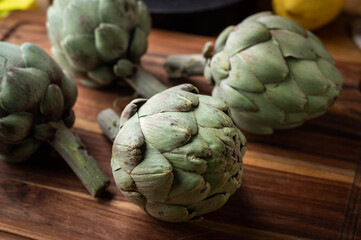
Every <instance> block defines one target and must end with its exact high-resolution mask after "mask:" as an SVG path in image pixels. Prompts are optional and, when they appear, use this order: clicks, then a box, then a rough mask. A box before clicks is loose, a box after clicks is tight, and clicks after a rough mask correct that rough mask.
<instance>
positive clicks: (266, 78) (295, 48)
mask: <svg viewBox="0 0 361 240" xmlns="http://www.w3.org/2000/svg"><path fill="white" fill-rule="evenodd" d="M212 50H213V49H212V46H210V45H209V43H208V44H207V45H206V46H205V48H204V51H203V52H204V57H205V58H203V59H202V58H200V56H194V55H192V56H186V55H176V56H170V57H169V58H168V59H167V62H166V64H165V68H166V70H167V72H168V74H169V76H170V77H184V76H188V75H194V74H196V75H201V74H204V76H205V78H206V80H207V81H208V82H210V83H212V84H214V85H215V87H214V89H213V93H212V95H213V96H214V97H216V98H219V99H222V100H223V101H225V102H226V103H227V104H228V106H229V107H230V109H231V116H232V119H233V120H234V121H235V123H236V124H237V125H238V126H239V127H240V128H242V129H244V130H246V131H248V132H252V133H256V134H272V133H273V131H274V129H289V128H294V127H297V126H300V125H302V124H303V123H304V122H305V121H306V120H308V119H312V118H315V117H318V116H320V115H322V114H324V113H325V112H326V111H327V109H328V108H329V107H330V106H331V105H332V104H333V103H334V101H335V100H336V99H337V97H338V96H339V94H340V91H341V87H342V84H343V78H342V76H341V74H340V73H339V72H338V71H337V69H336V68H335V66H334V64H335V63H334V60H333V59H332V57H331V56H330V54H329V53H328V52H327V51H326V50H325V48H324V47H323V45H322V43H321V41H320V40H319V39H318V38H317V37H316V36H315V35H314V34H312V33H311V32H309V31H307V30H305V29H303V28H302V27H301V26H300V25H298V24H297V23H295V22H293V21H292V20H289V19H287V18H283V17H280V16H276V15H272V14H271V13H270V12H261V13H258V14H255V15H252V16H250V17H248V18H247V19H245V20H244V21H242V22H241V23H240V24H239V25H237V26H230V27H228V28H226V29H225V30H224V31H223V32H222V33H221V34H220V35H219V36H218V38H217V41H216V43H215V54H214V55H213V54H212ZM194 66H196V67H194Z"/></svg>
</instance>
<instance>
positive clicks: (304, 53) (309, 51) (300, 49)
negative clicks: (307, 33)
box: [271, 30, 317, 60]
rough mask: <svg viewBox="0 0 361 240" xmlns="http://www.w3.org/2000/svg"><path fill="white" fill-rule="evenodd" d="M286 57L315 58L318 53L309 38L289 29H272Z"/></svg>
mask: <svg viewBox="0 0 361 240" xmlns="http://www.w3.org/2000/svg"><path fill="white" fill-rule="evenodd" d="M271 34H272V36H273V38H274V39H276V41H277V42H278V45H279V47H280V49H281V52H282V54H283V56H284V57H294V58H297V59H308V60H315V59H316V58H317V57H316V54H315V52H314V51H313V48H312V45H311V44H310V42H309V41H308V40H307V38H305V37H303V36H302V35H299V34H297V33H294V32H291V31H288V30H271Z"/></svg>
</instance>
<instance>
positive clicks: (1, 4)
mask: <svg viewBox="0 0 361 240" xmlns="http://www.w3.org/2000/svg"><path fill="white" fill-rule="evenodd" d="M34 2H35V0H0V18H2V17H6V16H7V15H8V14H9V13H10V12H11V11H13V10H26V9H29V8H30V7H32V6H33V4H34Z"/></svg>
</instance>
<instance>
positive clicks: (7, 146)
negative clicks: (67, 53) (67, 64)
mask: <svg viewBox="0 0 361 240" xmlns="http://www.w3.org/2000/svg"><path fill="white" fill-rule="evenodd" d="M0 79H1V82H0V160H2V161H5V162H9V163H16V162H22V161H25V160H27V159H28V158H30V157H31V155H32V154H33V153H34V152H35V151H37V150H38V149H39V148H40V147H41V144H42V143H43V142H47V143H48V144H50V145H51V146H52V147H53V148H54V149H55V150H56V151H57V152H58V153H59V154H60V155H61V156H62V157H63V158H64V160H65V161H66V162H67V163H68V165H69V166H70V167H71V168H72V169H73V171H74V172H75V173H76V175H77V176H78V177H79V178H80V180H81V181H82V182H83V184H84V185H85V187H86V188H87V189H88V191H89V192H90V194H91V195H92V196H97V195H98V194H100V193H101V191H102V190H104V189H105V188H106V187H107V186H108V185H109V179H108V177H107V176H106V175H105V174H104V173H103V172H102V171H101V170H100V168H99V166H98V165H97V163H96V161H95V160H94V158H93V157H92V156H90V155H89V154H88V152H87V151H86V149H85V147H84V145H83V143H82V142H81V140H80V139H79V137H78V136H77V135H74V134H73V133H72V132H71V131H70V130H69V129H68V128H70V127H71V126H72V125H73V123H74V120H75V116H74V112H73V110H72V107H73V105H74V103H75V101H76V98H77V87H76V84H75V81H74V79H73V78H71V77H70V76H69V75H68V74H66V73H63V71H62V70H61V69H60V68H59V66H58V65H57V64H56V63H55V62H54V61H53V60H52V59H51V58H50V56H49V55H48V54H47V53H46V52H44V51H43V50H42V49H41V48H39V47H38V46H36V45H34V44H31V43H24V44H23V45H21V46H18V45H14V44H10V43H6V42H0Z"/></svg>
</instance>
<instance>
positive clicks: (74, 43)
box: [61, 35, 100, 72]
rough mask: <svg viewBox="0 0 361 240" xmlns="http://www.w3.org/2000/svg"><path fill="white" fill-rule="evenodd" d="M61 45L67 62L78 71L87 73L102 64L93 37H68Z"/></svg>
mask: <svg viewBox="0 0 361 240" xmlns="http://www.w3.org/2000/svg"><path fill="white" fill-rule="evenodd" d="M61 45H62V47H63V50H64V53H65V56H66V58H67V60H68V61H69V63H70V64H71V66H72V67H73V68H75V69H76V70H77V71H80V72H87V71H89V70H92V69H93V68H95V67H96V66H97V65H98V64H99V62H100V60H99V57H98V52H97V50H96V48H95V40H94V36H92V35H68V36H67V37H66V38H65V39H64V40H63V41H62V43H61Z"/></svg>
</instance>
